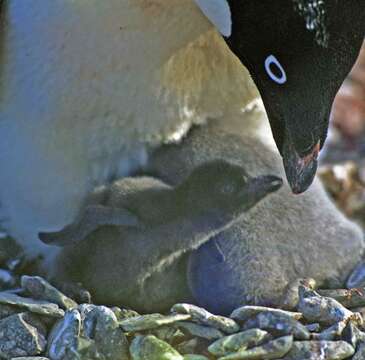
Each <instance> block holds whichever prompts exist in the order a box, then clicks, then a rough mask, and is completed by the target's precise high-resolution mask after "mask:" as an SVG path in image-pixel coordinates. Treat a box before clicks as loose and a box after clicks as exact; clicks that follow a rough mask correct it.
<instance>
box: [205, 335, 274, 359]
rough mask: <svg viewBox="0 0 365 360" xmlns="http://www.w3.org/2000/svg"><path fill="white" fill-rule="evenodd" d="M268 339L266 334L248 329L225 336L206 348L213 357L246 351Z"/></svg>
mask: <svg viewBox="0 0 365 360" xmlns="http://www.w3.org/2000/svg"><path fill="white" fill-rule="evenodd" d="M267 338H268V333H267V332H266V331H263V330H260V329H250V330H246V331H243V332H240V333H237V334H233V335H229V336H225V337H224V338H222V339H219V340H217V341H215V342H214V343H213V344H211V345H210V346H209V347H208V351H209V352H210V353H211V354H213V355H215V356H224V355H227V354H228V353H233V352H237V351H240V350H246V349H247V348H250V347H254V346H257V345H260V343H262V342H263V341H264V340H265V339H267Z"/></svg>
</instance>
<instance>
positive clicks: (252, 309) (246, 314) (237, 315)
mask: <svg viewBox="0 0 365 360" xmlns="http://www.w3.org/2000/svg"><path fill="white" fill-rule="evenodd" d="M261 312H266V313H271V314H273V315H281V316H287V317H288V318H292V319H295V320H300V319H301V318H302V317H303V314H301V313H298V312H292V311H285V310H281V309H274V308H269V307H266V306H254V305H245V306H241V307H239V308H238V309H236V310H234V311H233V312H232V314H231V315H230V317H231V318H232V319H235V320H237V321H241V322H245V321H247V320H248V319H250V318H251V317H253V316H256V315H257V314H259V313H261Z"/></svg>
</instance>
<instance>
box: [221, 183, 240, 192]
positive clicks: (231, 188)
mask: <svg viewBox="0 0 365 360" xmlns="http://www.w3.org/2000/svg"><path fill="white" fill-rule="evenodd" d="M236 191H237V184H235V183H233V182H227V183H224V184H222V185H221V187H220V192H221V194H222V195H232V194H234V193H235V192H236Z"/></svg>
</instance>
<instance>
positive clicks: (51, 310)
mask: <svg viewBox="0 0 365 360" xmlns="http://www.w3.org/2000/svg"><path fill="white" fill-rule="evenodd" d="M0 304H6V305H14V306H17V307H20V308H23V309H26V310H28V311H30V312H33V313H36V314H40V315H47V316H51V317H56V318H61V317H63V316H64V314H65V312H64V311H63V310H62V309H60V308H59V307H58V305H57V304H53V303H50V302H48V301H44V300H34V299H31V298H26V297H21V296H18V295H16V294H12V293H10V292H5V291H4V292H0Z"/></svg>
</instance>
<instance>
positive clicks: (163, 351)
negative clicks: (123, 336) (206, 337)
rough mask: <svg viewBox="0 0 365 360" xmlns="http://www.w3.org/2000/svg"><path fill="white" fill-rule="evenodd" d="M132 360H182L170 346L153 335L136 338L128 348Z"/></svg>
mask: <svg viewBox="0 0 365 360" xmlns="http://www.w3.org/2000/svg"><path fill="white" fill-rule="evenodd" d="M130 354H131V357H132V360H146V359H148V360H184V358H183V356H181V355H180V354H179V353H178V352H177V351H176V350H175V349H174V348H173V347H172V346H171V345H169V344H168V343H166V342H164V341H161V340H159V339H157V338H156V337H155V336H153V335H147V336H141V335H138V336H136V337H135V338H134V339H133V341H132V344H131V346H130Z"/></svg>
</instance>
